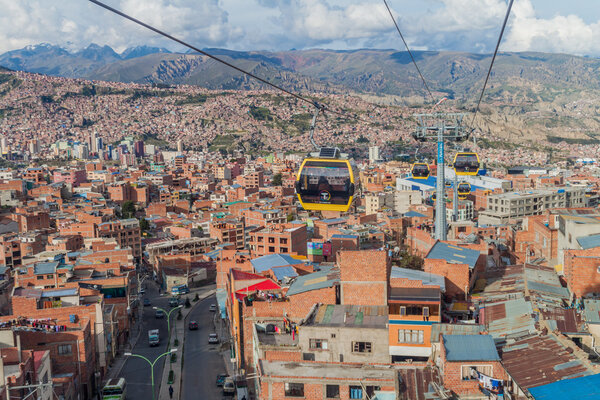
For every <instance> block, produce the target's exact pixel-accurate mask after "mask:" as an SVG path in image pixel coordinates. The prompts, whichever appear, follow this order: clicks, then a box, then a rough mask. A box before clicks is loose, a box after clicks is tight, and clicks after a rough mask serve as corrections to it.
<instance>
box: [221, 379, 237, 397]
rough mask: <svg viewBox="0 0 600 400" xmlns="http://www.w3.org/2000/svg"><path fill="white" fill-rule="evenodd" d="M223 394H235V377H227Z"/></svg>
mask: <svg viewBox="0 0 600 400" xmlns="http://www.w3.org/2000/svg"><path fill="white" fill-rule="evenodd" d="M223 394H229V395H233V394H235V384H234V383H233V378H231V377H230V376H228V377H227V378H225V381H224V382H223Z"/></svg>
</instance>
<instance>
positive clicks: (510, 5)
mask: <svg viewBox="0 0 600 400" xmlns="http://www.w3.org/2000/svg"><path fill="white" fill-rule="evenodd" d="M513 2H514V0H510V3H508V9H507V10H506V15H505V16H504V22H503V23H502V29H501V30H500V36H498V42H496V49H495V50H494V55H493V56H492V62H491V63H490V69H488V72H487V76H486V77H485V82H483V88H482V89H481V95H480V96H479V101H477V107H476V108H475V113H474V114H473V120H472V121H471V126H473V123H474V122H475V116H477V112H478V111H479V106H480V105H481V99H483V94H484V93H485V88H486V86H487V83H488V80H489V79H490V74H491V73H492V67H493V66H494V61H495V60H496V55H497V54H498V48H499V47H500V42H501V41H502V35H504V28H506V23H507V22H508V17H509V16H510V9H511V8H512V5H513ZM473 139H475V136H473Z"/></svg>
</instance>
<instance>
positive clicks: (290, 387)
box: [284, 383, 304, 397]
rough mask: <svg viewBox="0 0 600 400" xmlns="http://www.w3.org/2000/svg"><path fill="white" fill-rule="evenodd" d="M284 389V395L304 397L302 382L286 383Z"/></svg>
mask: <svg viewBox="0 0 600 400" xmlns="http://www.w3.org/2000/svg"><path fill="white" fill-rule="evenodd" d="M284 389H285V393H284V394H285V396H286V397H304V383H286V384H285V386H284Z"/></svg>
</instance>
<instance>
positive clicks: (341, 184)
mask: <svg viewBox="0 0 600 400" xmlns="http://www.w3.org/2000/svg"><path fill="white" fill-rule="evenodd" d="M357 182H358V176H357V174H356V166H355V164H354V160H352V159H347V158H342V157H341V155H340V152H339V149H337V148H327V147H324V148H321V151H320V153H319V155H318V157H309V158H306V159H304V161H303V162H302V165H301V166H300V170H299V171H298V176H297V178H296V194H297V195H298V200H299V201H300V204H301V205H302V208H304V209H305V210H315V211H342V212H345V211H348V209H349V208H350V205H351V204H352V200H353V199H354V191H355V185H356V183H357Z"/></svg>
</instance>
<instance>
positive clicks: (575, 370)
mask: <svg viewBox="0 0 600 400" xmlns="http://www.w3.org/2000/svg"><path fill="white" fill-rule="evenodd" d="M502 364H503V365H504V368H506V371H507V372H508V373H509V374H510V376H511V377H512V378H513V379H514V380H515V382H516V383H517V384H518V385H519V387H521V388H522V389H529V388H533V387H536V386H541V385H546V384H549V383H552V382H556V381H559V380H561V379H565V378H571V377H576V376H584V375H588V374H589V373H590V371H589V370H588V369H587V368H586V367H585V365H584V364H583V362H581V361H580V360H578V359H577V358H576V357H575V356H574V355H573V354H572V353H571V351H570V349H567V348H566V347H564V346H563V345H562V344H561V343H560V342H559V341H558V339H556V338H554V337H553V336H552V335H548V336H532V337H529V338H527V339H523V340H520V341H517V342H515V343H513V344H511V345H509V346H504V348H502ZM554 398H556V399H562V397H560V396H558V397H554Z"/></svg>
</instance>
